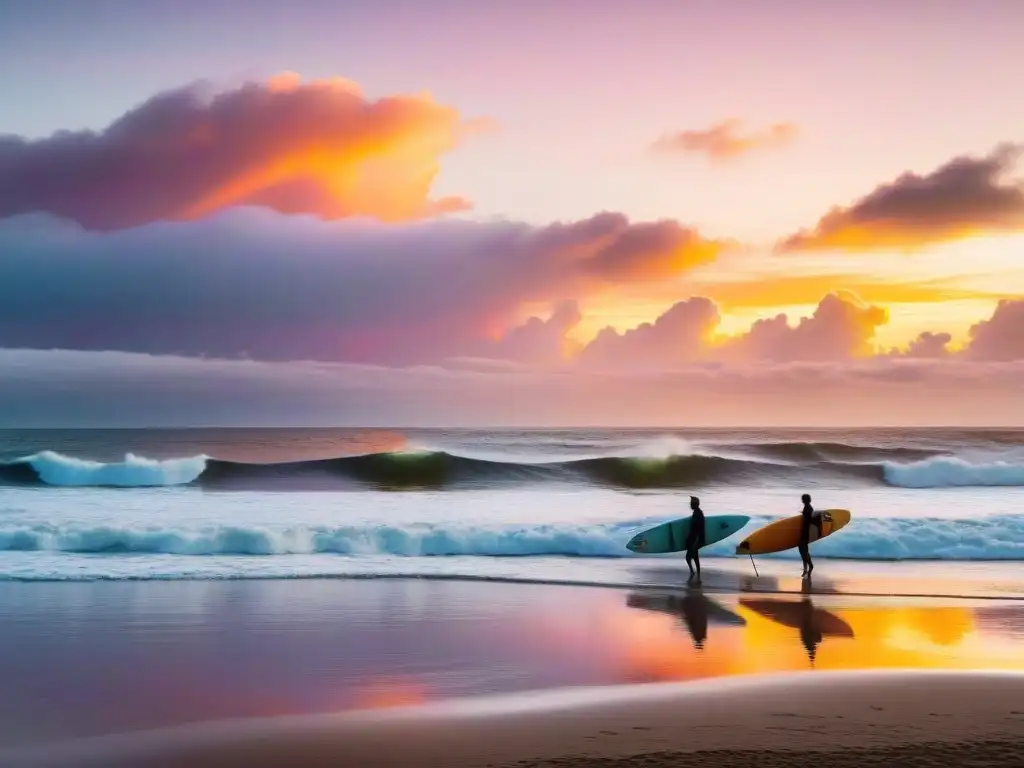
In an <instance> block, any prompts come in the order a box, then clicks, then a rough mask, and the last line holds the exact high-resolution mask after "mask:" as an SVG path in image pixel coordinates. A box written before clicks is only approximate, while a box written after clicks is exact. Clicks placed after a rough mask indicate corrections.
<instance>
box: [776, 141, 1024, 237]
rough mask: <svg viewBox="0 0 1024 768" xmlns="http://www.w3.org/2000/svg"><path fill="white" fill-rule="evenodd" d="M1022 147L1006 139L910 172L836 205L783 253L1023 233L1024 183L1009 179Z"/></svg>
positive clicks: (800, 233)
mask: <svg viewBox="0 0 1024 768" xmlns="http://www.w3.org/2000/svg"><path fill="white" fill-rule="evenodd" d="M1021 150H1022V145H1019V144H1003V145H1000V146H998V147H996V148H995V149H994V150H993V151H992V152H991V153H989V154H988V155H986V156H985V157H980V158H979V157H970V156H961V157H957V158H954V159H953V160H950V161H949V162H948V163H946V164H945V165H942V166H940V167H939V168H937V169H936V170H934V171H932V172H931V173H929V174H925V175H923V176H921V175H918V174H915V173H909V172H908V173H905V174H903V175H902V176H900V177H899V178H898V179H896V180H895V181H893V182H890V183H888V184H882V185H881V186H879V187H877V188H876V189H875V190H874V191H873V192H871V193H870V194H869V195H866V196H865V197H862V198H861V199H860V200H857V201H856V202H855V203H853V204H852V205H850V206H848V207H846V208H842V207H835V208H833V209H832V210H830V211H829V212H828V213H827V214H825V216H823V217H822V218H821V220H820V221H819V222H818V223H817V225H815V227H814V228H813V229H811V230H803V231H801V232H798V233H796V234H794V235H791V236H789V237H787V238H785V239H784V240H782V241H781V242H780V243H779V244H778V246H777V249H778V250H779V251H811V250H827V249H835V250H843V251H870V250H875V249H883V248H895V249H903V250H913V249H916V248H920V247H923V246H926V245H931V244H934V243H941V242H947V241H951V240H958V239H963V238H966V237H971V236H974V235H981V234H998V233H1006V232H1019V231H1024V184H1021V183H1020V182H1019V181H1016V180H1008V179H1007V178H1006V177H1007V176H1008V175H1009V173H1010V172H1011V171H1012V170H1013V168H1014V165H1015V163H1016V160H1017V158H1018V157H1019V155H1020V153H1021Z"/></svg>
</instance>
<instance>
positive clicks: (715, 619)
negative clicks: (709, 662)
mask: <svg viewBox="0 0 1024 768" xmlns="http://www.w3.org/2000/svg"><path fill="white" fill-rule="evenodd" d="M626 605H628V606H629V607H630V608H639V609H641V610H645V611H656V612H658V613H667V614H669V615H672V616H678V617H679V618H681V619H682V621H683V624H684V626H685V627H686V631H687V632H688V633H689V634H690V637H691V638H692V640H693V647H694V648H696V649H697V650H698V651H702V650H704V644H705V642H706V641H707V639H708V624H709V623H710V624H722V625H725V626H733V627H742V626H744V625H745V624H746V621H744V619H743V617H742V616H739V615H738V614H735V613H733V612H732V611H730V610H729V609H728V608H726V607H725V606H723V605H721V604H720V603H717V602H715V601H714V600H712V599H711V598H709V597H707V596H706V595H705V594H704V593H703V592H701V591H700V590H699V589H691V590H688V591H687V592H686V593H685V594H682V595H678V594H669V593H664V594H661V593H654V594H652V593H645V592H634V593H632V594H630V595H628V596H627V597H626Z"/></svg>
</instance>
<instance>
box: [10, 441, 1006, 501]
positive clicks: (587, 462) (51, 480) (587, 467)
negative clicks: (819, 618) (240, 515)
mask: <svg viewBox="0 0 1024 768" xmlns="http://www.w3.org/2000/svg"><path fill="white" fill-rule="evenodd" d="M756 448H757V451H760V453H761V454H769V453H773V452H774V453H776V454H778V456H777V457H776V458H774V459H769V458H766V457H764V456H754V455H753V454H754V453H755V450H754V446H731V448H730V451H729V453H731V454H732V455H729V456H724V455H708V454H702V453H694V454H690V455H680V456H667V457H663V458H647V457H636V456H608V457H596V458H582V459H570V460H560V461H548V462H544V463H540V462H517V461H513V460H509V461H497V460H493V459H482V458H473V457H468V456H459V455H456V454H452V453H448V452H444V451H424V452H420V453H401V452H399V453H374V454H367V455H362V456H347V457H341V458H334V459H321V460H313V461H296V462H284V463H276V464H249V463H243V462H233V461H224V460H220V459H214V458H210V457H207V456H191V457H185V458H177V459H164V460H157V459H149V458H144V457H139V456H134V455H132V454H128V455H127V456H126V457H125V458H124V460H123V461H119V462H97V461H89V460H84V459H78V458H73V457H68V456H63V455H61V454H58V453H54V452H50V451H44V452H42V453H38V454H35V455H32V456H28V457H25V458H21V459H16V460H14V461H9V462H3V463H0V484H2V485H22V486H32V485H48V486H58V487H87V486H97V487H114V488H139V487H158V486H175V485H194V486H198V487H202V488H206V489H211V490H232V489H260V490H272V489H275V488H280V489H287V490H296V489H303V488H317V489H332V488H344V487H352V486H367V487H371V488H377V489H446V488H494V487H503V486H515V485H529V484H538V483H570V484H580V483H582V484H587V485H592V486H594V485H596V486H604V487H609V488H620V489H676V488H678V489H684V488H694V487H699V486H703V485H729V484H743V483H748V484H749V483H764V484H770V483H773V482H779V483H782V482H785V483H792V482H808V481H815V480H819V481H841V480H847V481H854V482H859V483H863V484H868V485H871V484H875V485H881V484H885V485H890V486H896V487H901V488H945V487H958V486H1024V464H1019V463H1011V462H1000V461H996V462H988V463H979V464H973V463H969V462H967V461H964V460H962V459H959V458H956V457H953V456H944V455H936V454H934V453H932V454H930V455H926V457H925V458H922V459H919V460H916V461H910V460H907V459H908V458H909V457H910V456H911V455H914V456H916V455H919V454H921V453H924V454H928V452H923V451H916V450H911V449H896V448H892V449H886V448H867V447H860V446H847V445H843V444H840V443H775V444H758V445H756ZM723 452H725V451H723ZM872 452H873V453H872ZM747 453H749V454H751V455H750V456H749V457H744V454H747ZM843 453H846V454H847V458H846V459H845V460H840V459H838V458H832V459H825V458H822V457H823V456H824V455H825V454H832V455H833V456H839V455H840V454H843ZM800 457H802V458H800ZM894 457H900V458H902V459H904V460H903V461H896V460H894Z"/></svg>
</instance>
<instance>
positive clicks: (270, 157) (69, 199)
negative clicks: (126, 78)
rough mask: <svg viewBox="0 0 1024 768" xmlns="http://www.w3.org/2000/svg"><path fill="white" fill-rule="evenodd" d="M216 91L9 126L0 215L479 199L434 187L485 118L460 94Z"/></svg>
mask: <svg viewBox="0 0 1024 768" xmlns="http://www.w3.org/2000/svg"><path fill="white" fill-rule="evenodd" d="M209 91H210V89H209V88H208V87H207V86H203V85H193V86H188V87H185V88H181V89H178V90H173V91H168V92H165V93H161V94H157V95H156V96H154V97H153V98H151V99H149V100H148V101H146V102H145V103H143V104H141V105H139V106H137V107H135V108H134V109H132V110H131V111H129V112H127V113H126V114H125V115H123V116H122V117H120V118H119V119H118V120H116V121H114V122H113V123H111V124H110V125H109V126H108V127H107V128H105V129H104V130H103V131H100V132H91V131H81V132H76V133H72V132H67V131H65V132H60V133H56V134H54V135H53V136H50V137H49V138H45V139H39V140H29V139H23V138H18V137H15V136H7V137H3V136H0V217H5V216H13V215H17V214H22V213H37V212H45V213H52V214H55V215H57V216H61V217H66V218H70V219H74V220H75V221H77V222H79V223H80V224H82V225H83V226H84V227H87V228H89V229H97V230H113V229H121V228H125V227H134V226H139V225H141V224H145V223H147V222H152V221H157V220H181V219H193V218H197V217H200V216H203V215H206V214H209V213H212V212H215V211H219V210H222V209H224V208H230V207H234V206H261V207H267V208H272V209H274V210H276V211H279V212H281V213H289V214H302V213H304V214H312V215H315V216H319V217H322V218H325V219H338V218H346V217H351V216H370V217H375V218H378V219H382V220H385V221H401V220H410V219H417V218H422V217H426V216H433V215H436V214H441V213H447V212H452V211H458V210H463V209H465V208H467V207H468V206H469V203H468V202H467V201H466V200H464V199H462V198H458V197H447V198H443V199H439V200H433V199H431V198H430V189H431V186H432V183H433V180H434V177H435V176H436V174H437V172H438V161H439V159H440V157H441V156H442V155H443V154H445V153H447V152H449V151H450V150H452V149H453V148H455V146H456V145H457V144H458V143H459V141H460V140H461V138H462V137H463V136H464V135H465V134H466V133H467V132H468V131H469V130H471V129H472V128H473V127H474V126H473V125H471V124H469V123H466V122H464V121H463V120H461V118H460V116H459V114H458V112H457V111H456V110H455V109H453V108H452V107H449V106H445V105H442V104H438V103H436V102H434V101H433V100H431V99H430V98H428V97H425V96H401V95H399V96H387V97H384V98H380V99H368V98H367V97H365V96H364V95H363V94H362V93H361V92H360V90H359V89H358V87H357V86H356V85H354V84H353V83H351V82H349V81H345V80H340V79H335V80H321V81H313V82H309V83H302V82H300V80H299V79H298V77H297V76H293V75H286V76H283V77H279V78H275V79H274V80H272V81H271V82H269V83H265V84H260V83H248V84H246V85H243V86H242V87H240V88H237V89H235V90H231V91H226V92H223V93H217V94H212V95H211V94H210V92H209Z"/></svg>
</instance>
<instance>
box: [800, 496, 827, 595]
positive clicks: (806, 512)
mask: <svg viewBox="0 0 1024 768" xmlns="http://www.w3.org/2000/svg"><path fill="white" fill-rule="evenodd" d="M800 501H802V502H803V503H804V508H803V510H801V512H800V514H801V516H802V518H801V520H800V544H799V545H798V549H799V550H800V559H801V560H803V561H804V572H803V573H802V574H801V576H805V577H810V575H811V571H813V570H814V561H812V560H811V548H810V544H811V526H812V525H813V526H815V527H817V529H818V538H819V539H820V538H821V517H819V516H817V515H815V514H814V507H812V506H811V495H810V494H809V493H805V494H804V495H803V496H801V497H800Z"/></svg>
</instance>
